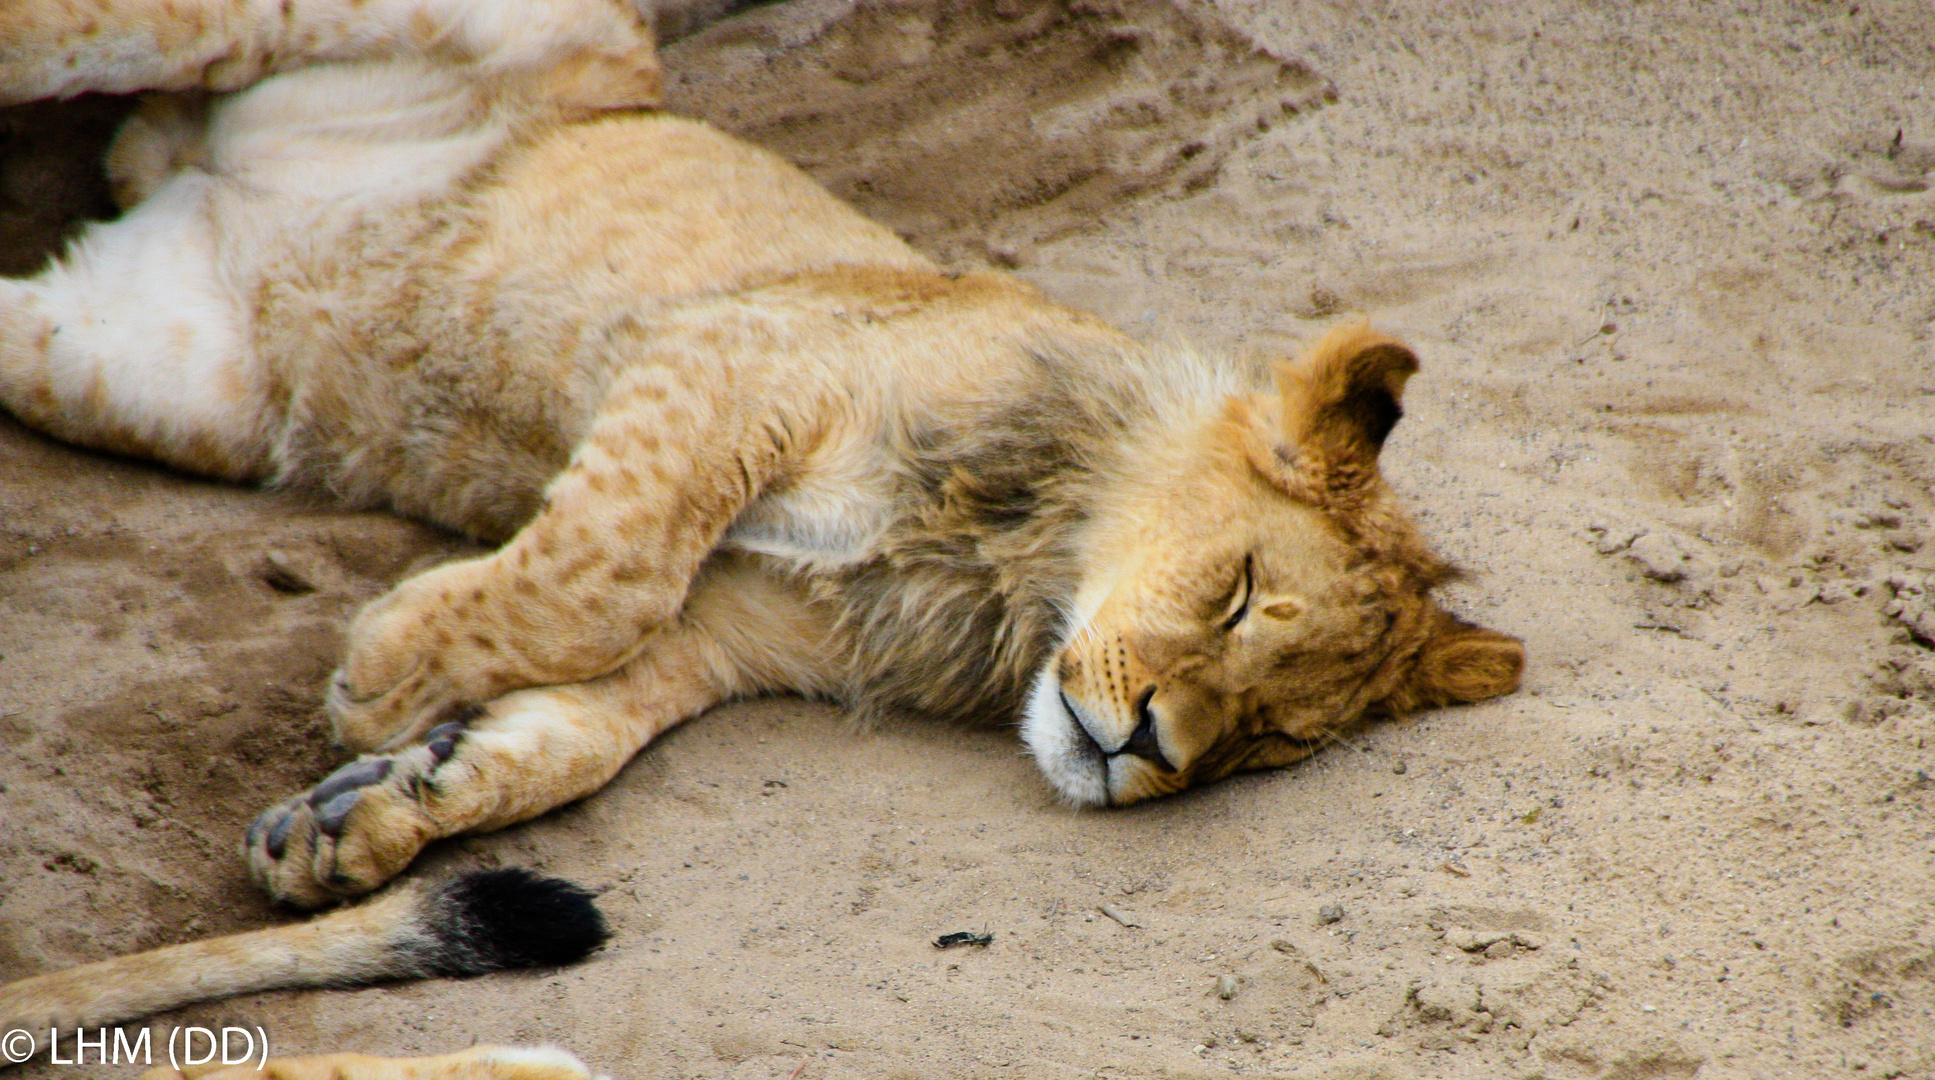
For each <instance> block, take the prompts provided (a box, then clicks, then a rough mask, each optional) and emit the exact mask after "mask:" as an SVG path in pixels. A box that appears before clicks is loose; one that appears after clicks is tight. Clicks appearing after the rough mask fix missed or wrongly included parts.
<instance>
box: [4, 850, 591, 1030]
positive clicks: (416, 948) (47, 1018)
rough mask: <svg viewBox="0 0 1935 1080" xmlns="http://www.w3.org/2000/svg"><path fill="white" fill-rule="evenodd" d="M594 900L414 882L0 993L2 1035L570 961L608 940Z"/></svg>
mask: <svg viewBox="0 0 1935 1080" xmlns="http://www.w3.org/2000/svg"><path fill="white" fill-rule="evenodd" d="M591 899H592V898H591V894H590V893H588V892H586V891H585V890H583V889H581V888H579V887H578V886H576V885H573V884H571V883H570V882H567V881H559V880H557V879H555V878H543V877H539V876H537V875H536V874H533V873H531V872H530V871H528V870H490V871H485V872H482V873H474V874H467V875H464V876H463V877H459V878H454V879H451V880H448V881H442V882H436V883H432V884H428V885H413V884H406V885H404V886H401V887H399V888H397V889H395V890H392V891H391V892H389V893H387V894H385V895H384V896H381V897H379V898H377V899H375V900H372V901H370V902H368V903H364V904H360V905H357V906H356V907H351V908H344V909H343V910H341V911H334V912H331V913H329V914H327V915H323V916H320V917H318V918H315V919H312V920H310V921H308V922H305V923H294V924H291V925H288V926H276V927H271V928H269V929H266V930H252V931H249V932H247V933H242V934H231V935H229V936H227V937H218V938H210V939H208V940H206V941H195V942H189V943H188V944H185V945H171V946H168V947H166V948H161V949H155V950H153V951H151V952H144V953H136V954H134V955H132V956H122V957H117V958H115V959H112V960H102V961H99V962H97V963H92V964H83V965H81V966H80V967H74V968H68V969H67V970H65V971H56V972H53V973H51V974H47V975H36V976H34V977H33V978H30V979H22V980H20V981H19V982H14V983H9V984H7V985H5V986H0V1031H7V1030H12V1029H14V1028H25V1029H27V1030H29V1031H45V1030H46V1029H48V1028H49V1027H54V1028H72V1027H92V1026H96V1025H103V1024H113V1023H119V1022H122V1021H126V1020H132V1019H135V1018H137V1017H142V1016H147V1015H149V1014H150V1013H157V1012H162V1011H165V1010H167V1009H172V1008H175V1007H176V1006H178V1005H186V1004H189V1003H190V1002H195V1001H210V1000H213V999H216V998H225V997H231V996H233V995H236V994H249V993H255V992H257V991H261V990H279V989H285V988H290V987H302V986H355V985H360V984H363V983H371V982H379V981H382V980H386V979H414V978H422V977H424V976H430V975H445V976H459V977H462V976H469V975H481V974H483V973H485V972H487V971H499V970H502V969H505V968H516V967H544V966H550V965H556V964H570V963H575V962H576V961H578V960H582V959H584V958H585V957H586V956H588V955H590V954H591V952H592V950H594V949H596V948H597V947H598V946H599V945H602V944H603V943H604V941H605V938H606V937H607V936H608V932H607V930H606V928H605V919H604V916H603V915H601V914H600V913H599V911H598V909H597V907H596V906H594V905H593V904H592V902H591Z"/></svg>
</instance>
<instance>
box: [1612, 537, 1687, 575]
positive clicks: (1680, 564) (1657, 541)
mask: <svg viewBox="0 0 1935 1080" xmlns="http://www.w3.org/2000/svg"><path fill="white" fill-rule="evenodd" d="M1626 557H1627V558H1629V559H1631V560H1633V561H1634V562H1636V563H1638V564H1639V569H1640V572H1641V573H1643V574H1645V575H1646V576H1647V577H1649V578H1651V579H1653V580H1654V581H1658V582H1662V583H1666V584H1671V583H1673V582H1676V581H1684V580H1686V576H1687V572H1688V571H1689V570H1691V569H1692V556H1690V555H1688V554H1687V552H1686V549H1685V548H1683V547H1681V546H1680V544H1679V542H1678V541H1676V540H1674V539H1673V538H1672V537H1671V536H1668V535H1666V534H1665V533H1647V534H1646V535H1645V536H1642V537H1640V538H1638V539H1636V540H1634V541H1633V542H1632V543H1631V544H1629V545H1628V546H1627V548H1626Z"/></svg>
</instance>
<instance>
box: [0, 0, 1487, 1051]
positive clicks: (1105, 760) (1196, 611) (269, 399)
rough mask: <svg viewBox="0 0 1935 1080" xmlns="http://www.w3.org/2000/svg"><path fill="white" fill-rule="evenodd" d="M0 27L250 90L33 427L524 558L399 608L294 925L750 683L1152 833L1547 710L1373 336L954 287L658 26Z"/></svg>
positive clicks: (53, 305) (353, 723)
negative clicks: (1139, 819)
mask: <svg viewBox="0 0 1935 1080" xmlns="http://www.w3.org/2000/svg"><path fill="white" fill-rule="evenodd" d="M6 11H7V19H6V25H7V26H8V31H9V32H8V33H7V34H6V35H5V37H4V40H0V101H4V100H27V99H31V98H36V97H45V96H52V95H61V94H70V93H76V92H80V91H83V90H92V89H102V90H133V89H160V90H169V91H194V90H201V91H216V92H218V93H217V94H215V95H214V96H212V97H208V96H198V97H187V98H182V97H174V98H164V99H158V100H156V101H154V102H152V103H151V104H150V105H149V106H147V107H146V108H144V110H143V111H141V112H140V113H138V114H137V116H136V118H135V119H134V120H133V121H131V122H130V124H129V126H128V128H127V129H126V130H125V131H124V132H123V134H122V136H121V138H120V139H119V140H118V141H117V143H116V145H115V147H114V149H113V151H112V153H111V154H110V165H111V167H112V168H113V169H114V170H115V172H116V175H115V176H114V178H113V179H114V181H115V184H116V190H117V192H119V193H120V194H121V197H122V198H124V199H125V200H127V201H129V202H131V203H133V204H134V205H133V206H132V209H131V210H130V211H129V213H128V214H127V216H126V217H124V218H123V219H121V220H120V221H117V222H114V223H112V224H107V225H100V226H96V227H94V228H92V229H90V230H89V231H88V233H87V234H86V235H84V236H83V237H82V238H81V239H80V240H79V241H78V242H77V243H76V245H75V246H74V247H73V248H72V249H71V250H70V252H69V253H68V255H67V256H66V257H65V258H64V259H63V260H62V262H61V263H60V264H58V265H56V266H55V267H54V268H52V269H50V270H49V271H47V272H46V273H44V274H42V275H41V276H40V277H38V278H36V279H33V280H31V281H25V282H0V404H4V405H5V407H6V408H7V409H9V410H10V411H11V412H13V413H14V414H15V415H16V416H19V417H20V418H21V419H22V420H24V421H26V422H28V423H30V424H33V425H35V426H37V427H39V428H41V429H42V430H45V431H48V432H50V433H52V434H55V435H58V436H60V437H62V438H66V439H70V440H73V441H75V442H78V443H82V444H85V445H90V446H96V447H101V448H104V449H108V450H112V451H117V452H122V453H129V454H138V455H144V456H150V457H154V458H158V459H160V460H162V461H166V462H170V463H172V464H175V465H177V466H179V467H182V468H186V469H190V470H194V471H198V472H202V473H206V474H210V475H214V476H219V477H225V478H229V479H234V480H251V481H259V482H264V483H271V484H281V485H288V486H298V487H306V488H310V489H314V490H318V491H322V492H326V493H329V494H332V495H334V496H335V497H337V498H338V499H340V500H341V501H343V502H344V503H347V504H350V505H360V506H386V507H390V508H392V509H394V510H396V511H398V512H400V513H404V514H408V515H412V516H415V517H419V518H422V519H424V520H428V521H433V522H436V523H439V524H442V525H445V526H448V527H450V528H453V529H458V530H461V531H464V532H467V533H469V534H471V535H473V536H477V537H479V538H483V539H486V540H490V541H495V542H500V543H501V544H502V546H501V547H500V548H498V549H497V550H496V551H495V552H493V553H492V554H490V555H487V556H483V557H480V558H476V559H470V560H464V561H460V562H456V563H452V564H449V565H446V566H443V567H439V568H437V569H434V570H431V571H429V572H427V573H424V574H421V575H419V576H417V577H414V578H412V579H410V580H407V581H405V582H403V583H401V584H400V585H398V586H397V587H396V589H394V590H393V591H392V592H391V593H390V594H389V595H387V596H385V597H383V598H381V599H379V600H377V601H376V602H374V603H372V604H371V605H370V606H369V607H368V608H367V609H365V610H364V612H363V613H362V614H361V615H360V616H359V617H358V618H357V620H356V622H355V624H354V625H353V626H352V628H351V631H350V634H349V646H348V651H347V656H346V658H345V660H344V663H343V666H342V668H341V670H340V671H339V672H338V673H337V675H336V677H335V679H334V680H333V681H332V683H331V686H330V688H329V692H328V702H329V707H330V711H331V715H332V718H333V720H334V722H335V725H336V731H337V734H338V736H339V737H340V738H341V739H342V740H343V741H344V742H345V743H346V744H347V745H349V746H351V747H354V748H356V749H359V750H364V751H369V752H370V756H368V757H366V758H365V759H363V761H361V762H359V763H357V764H356V765H354V766H351V767H350V768H349V769H347V770H344V771H343V772H342V773H340V774H339V775H338V776H336V777H334V778H332V779H331V780H329V781H325V782H324V784H323V785H320V786H319V788H318V789H317V790H316V791H314V792H312V793H310V794H309V795H306V796H305V795H298V796H296V797H294V798H292V799H290V800H287V801H285V802H283V803H281V804H279V805H278V806H276V807H272V808H271V809H270V810H269V811H267V812H266V813H265V814H264V816H263V818H262V819H261V821H260V822H259V823H258V825H257V827H255V828H253V829H251V831H250V835H249V838H248V841H247V843H246V854H247V857H248V859H249V862H250V867H251V870H252V872H253V873H254V874H255V875H256V877H257V879H258V881H260V882H261V883H262V884H263V885H264V887H265V888H267V889H268V890H269V891H270V892H272V893H273V894H274V895H276V896H277V897H278V898H280V899H283V900H286V901H288V902H291V903H296V904H303V905H322V904H327V903H331V902H334V901H336V900H339V899H341V898H343V897H347V896H354V895H358V894H361V893H364V892H368V891H369V890H371V889H374V888H376V887H377V886H379V885H381V884H382V883H383V882H384V881H386V880H387V879H389V878H390V877H391V876H393V875H395V874H396V873H397V872H398V871H400V870H401V869H402V868H403V867H404V866H405V865H407V864H408V863H409V861H410V860H411V859H412V858H413V857H414V856H415V855H416V853H417V852H418V851H419V850H420V849H421V848H422V847H423V846H424V845H425V844H428V843H430V842H431V841H433V840H435V839H437V838H439V837H444V836H449V835H453V834H455V833H459V832H465V831H474V830H480V829H489V828H497V827H502V826H504V825H508V824H511V823H514V822H516V821H520V820H524V819H526V818H529V817H531V816H534V815H536V814H538V813H542V812H543V811H545V810H547V809H549V808H551V807H553V806H556V805H558V804H560V803H563V802H566V801H569V800H571V799H574V798H578V797H581V796H583V795H586V794H589V793H590V792H591V791H594V790H596V789H597V788H598V787H599V786H601V785H602V784H603V783H604V782H605V781H606V780H608V779H609V778H610V777H611V776H612V775H613V774H614V773H615V772H616V771H617V769H618V768H619V767H620V766H622V765H623V763H624V762H625V761H626V760H627V759H628V758H629V757H630V756H631V755H632V754H634V753H636V752H637V751H638V750H639V749H640V748H641V747H643V746H644V745H645V744H646V743H647V742H649V741H650V740H651V739H652V738H653V737H654V736H656V735H657V734H658V733H660V732H662V731H663V730H665V729H666V728H668V727H670V726H672V725H674V724H676V723H679V722H680V721H682V720H685V719H687V718H690V717H692V716H695V715H697V714H699V713H700V712H703V711H704V710H706V709H707V708H709V707H711V706H712V705H714V704H716V703H718V702H720V701H723V700H726V699H729V698H732V697H736V696H744V695H748V694H757V693H770V692H797V693H806V694H815V695H821V696H825V697H830V698H833V699H837V700H840V701H842V702H845V703H847V704H848V705H849V706H851V707H852V708H854V709H855V710H857V711H858V712H860V713H862V714H877V713H884V712H907V711H913V712H920V713H928V714H933V715H936V716H940V717H944V718H948V719H954V720H962V719H966V720H976V719H986V720H993V721H1013V720H1015V719H1017V718H1020V719H1021V720H1022V721H1023V725H1022V726H1023V733H1024V736H1025V738H1026V739H1027V741H1028V742H1029V745H1030V747H1031V749H1032V750H1033V751H1034V753H1035V756H1036V758H1037V760H1038V761H1039V762H1040V764H1041V767H1042V769H1043V772H1044V774H1045V775H1046V776H1047V778H1048V779H1049V780H1050V782H1051V783H1052V784H1053V785H1054V786H1055V788H1056V789H1057V790H1058V791H1059V792H1060V793H1061V794H1062V795H1063V796H1064V797H1066V798H1068V799H1070V800H1071V801H1075V802H1079V803H1091V804H1121V803H1126V802H1132V801H1135V800H1138V799H1142V798H1147V797H1150V796H1153V795H1159V794H1163V793H1166V792H1170V791H1174V790H1177V789H1179V788H1181V787H1184V786H1186V785H1188V784H1191V783H1197V782H1203V781H1207V780H1213V779H1216V778H1218V777H1220V776H1224V775H1227V774H1228V773H1230V772H1233V771H1235V770H1238V769H1243V768H1259V767H1266V766H1273V765H1280V764H1283V763H1286V762H1289V761H1293V760H1296V759H1298V758H1300V757H1303V756H1305V755H1307V754H1309V753H1310V752H1312V751H1313V750H1314V749H1315V747H1316V746H1318V745H1319V744H1320V740H1322V739H1324V738H1326V737H1328V736H1329V735H1330V733H1332V732H1334V731H1335V730H1336V729H1338V728H1340V727H1343V726H1345V725H1348V724H1350V723H1353V722H1355V721H1356V720H1357V719H1358V718H1359V717H1361V716H1363V715H1365V714H1366V713H1368V712H1374V711H1380V710H1381V711H1386V712H1402V711H1405V710H1408V709H1413V708H1418V707H1425V706H1434V705H1440V704H1446V703H1450V702H1455V701H1473V700H1478V699H1480V698H1484V697H1489V696H1492V695H1495V694H1500V693H1505V692H1508V691H1510V690H1511V689H1513V688H1514V687H1515V686H1516V685H1517V679H1518V672H1519V667H1520V665H1521V663H1522V652H1521V650H1520V648H1519V645H1518V643H1517V642H1516V641H1515V640H1513V639H1511V638H1509V637H1506V636H1504V635H1501V634H1497V633H1494V632H1491V631H1486V630H1482V629H1479V628H1477V627H1472V626H1469V625H1467V624H1465V623H1462V622H1460V621H1458V620H1456V619H1453V618H1451V617H1450V616H1448V615H1446V614H1445V613H1443V612H1442V611H1440V610H1439V609H1438V608H1437V607H1436V606H1435V605H1434V604H1433V602H1432V601H1431V599H1430V596H1429V593H1430V590H1431V589H1432V588H1433V587H1434V586H1436V585H1437V584H1439V583H1441V582H1442V581H1443V580H1445V579H1446V578H1447V577H1448V575H1449V573H1450V571H1449V569H1448V568H1447V567H1446V566H1444V565H1443V564H1442V563H1440V562H1439V561H1438V560H1437V559H1436V558H1435V557H1433V556H1432V555H1431V553H1430V551H1429V549H1428V548H1427V547H1426V545H1425V543H1424V542H1423V540H1422V539H1421V538H1420V537H1419V536H1418V534H1417V532H1416V531H1415V529H1414V528H1413V527H1412V525H1411V524H1410V522H1409V520H1408V519H1407V518H1406V517H1405V515H1404V514H1403V512H1402V511H1401V510H1400V509H1399V508H1398V506H1397V505H1396V503H1395V500H1394V499H1393V497H1392V495H1391V493H1390V492H1389V490H1388V489H1387V487H1386V486H1385V485H1384V482H1383V480H1382V479H1381V477H1380V476H1379V474H1378V470H1377V454H1378V451H1379V449H1380V448H1381V446H1382V443H1383V441H1384V437H1385V435H1386V434H1387V433H1388V431H1389V430H1390V427H1391V424H1392V423H1394V422H1395V421H1396V419H1397V417H1398V415H1399V412H1400V408H1399V400H1400V397H1401V393H1402V389H1403V385H1404V382H1405V380H1406V378H1408V377H1409V375H1410V374H1411V372H1412V371H1414V370H1415V369H1416V360H1415V357H1413V356H1412V354H1411V352H1410V350H1408V349H1406V348H1405V347H1404V346H1402V345H1401V344H1399V343H1397V342H1394V341H1391V340H1389V339H1387V338H1384V337H1381V336H1379V335H1377V334H1375V333H1374V332H1372V331H1371V330H1370V329H1369V328H1368V327H1367V326H1365V325H1363V324H1361V323H1360V324H1348V325H1345V326H1342V327H1340V328H1338V329H1336V330H1334V331H1333V332H1332V333H1331V334H1330V335H1329V336H1328V337H1326V338H1325V339H1324V340H1323V341H1322V342H1320V343H1318V344H1317V345H1316V346H1315V347H1314V348H1313V349H1312V351H1311V352H1310V354H1309V355H1307V356H1306V357H1305V358H1303V359H1302V360H1301V361H1299V362H1297V363H1295V364H1274V363H1270V362H1266V361H1262V360H1254V361H1253V360H1246V359H1232V358H1223V357H1217V356H1212V355H1208V354H1204V353H1198V352H1195V351H1191V350H1187V349H1181V348H1176V347H1152V346H1148V345H1145V344H1142V343H1139V342H1137V341H1134V340H1132V339H1130V338H1128V337H1126V336H1124V335H1122V334H1120V333H1118V332H1116V331H1115V330H1113V329H1111V328H1109V327H1107V326H1105V325H1103V324H1102V323H1100V322H1098V321H1097V320H1095V319H1093V318H1092V317H1090V316H1087V315H1084V314H1081V313H1079V312H1075V311H1071V310H1069V309H1066V308H1063V307H1060V306H1058V305H1056V304H1054V303H1051V302H1050V301H1048V300H1047V299H1046V298H1045V297H1043V296H1042V295H1041V294H1040V293H1039V292H1038V291H1037V290H1035V289H1034V288H1032V287H1031V286H1029V285H1027V284H1025V283H1023V282H1021V281H1019V280H1017V279H1014V278H1011V277H1007V276H1005V275H999V274H984V273H968V274H954V273H948V272H944V271H943V270H942V269H941V268H939V267H937V266H935V265H934V264H933V263H932V262H931V261H929V260H928V259H926V258H925V257H923V256H921V255H920V254H918V253H917V252H915V251H913V250H912V249H911V248H909V247H908V246H907V245H906V244H904V243H902V242H901V241H900V240H899V239H898V238H896V237H894V236H893V235H892V234H890V233H889V232H887V231H886V230H884V229H882V228H881V227H879V226H877V225H875V224H872V223H870V222H868V221H866V220H865V219H863V218H861V217H859V216H858V215H857V214H855V213H854V212H852V211H851V210H849V209H848V208H846V207H844V206H842V205H841V204H839V203H838V202H837V201H835V200H834V199H832V198H831V197H830V196H828V195H827V194H826V193H825V192H823V191H822V190H820V189H819V188H818V187H816V186H815V185H814V184H812V183H811V182H810V181H809V180H807V179H806V178H805V177H804V176H802V175H801V174H799V173H798V172H797V171H795V170H793V169H792V168H790V167H789V166H787V165H786V164H784V163H783V162H781V161H779V160H777V159H776V158H774V157H772V156H771V155H769V154H767V153H765V152H763V151H760V150H758V149H755V148H752V147H749V146H746V145H744V144H741V143H738V142H736V141H734V140H732V139H730V138H727V137H726V136H724V135H721V134H719V133H717V132H715V131H713V130H711V129H709V128H707V127H705V126H704V125H701V124H697V123H693V122H690V121H686V120H681V119H677V118H674V117H669V116H665V115H661V114H658V113H654V112H651V111H649V110H648V109H646V108H644V106H647V105H649V104H650V103H651V102H652V101H653V100H655V94H656V90H657V85H658V78H659V74H658V67H657V62H656V59H655V58H654V56H653V54H652V50H651V46H650V40H649V31H648V29H647V28H646V26H645V24H644V22H643V20H642V19H640V18H639V17H638V15H637V14H636V12H634V10H633V9H632V8H631V7H630V6H629V5H628V4H625V3H622V2H618V0H557V2H550V0H547V2H542V3H540V2H538V0H307V2H305V3H298V4H295V5H286V4H276V3H272V2H269V0H249V2H245V3H239V4H238V3H231V2H228V0H68V2H60V3H56V2H53V0H10V2H8V3H7V4H6ZM251 985H254V984H251ZM290 1075H306V1074H300V1073H291V1074H290ZM372 1075H379V1074H372ZM380 1075H385V1076H388V1075H392V1074H390V1073H380ZM394 1075H402V1074H400V1073H398V1074H394ZM435 1075H445V1074H444V1073H436V1074H435ZM449 1075H452V1076H454V1075H458V1074H456V1073H450V1074H449ZM464 1075H469V1074H464ZM492 1075H496V1074H492Z"/></svg>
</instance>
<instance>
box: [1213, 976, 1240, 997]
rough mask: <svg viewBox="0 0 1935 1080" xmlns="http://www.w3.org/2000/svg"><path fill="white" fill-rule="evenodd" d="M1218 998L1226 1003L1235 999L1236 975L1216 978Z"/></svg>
mask: <svg viewBox="0 0 1935 1080" xmlns="http://www.w3.org/2000/svg"><path fill="white" fill-rule="evenodd" d="M1216 996H1217V997H1219V998H1222V999H1223V1000H1224V1001H1228V1000H1229V999H1231V998H1233V997H1235V996H1236V976H1234V975H1218V976H1216Z"/></svg>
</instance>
